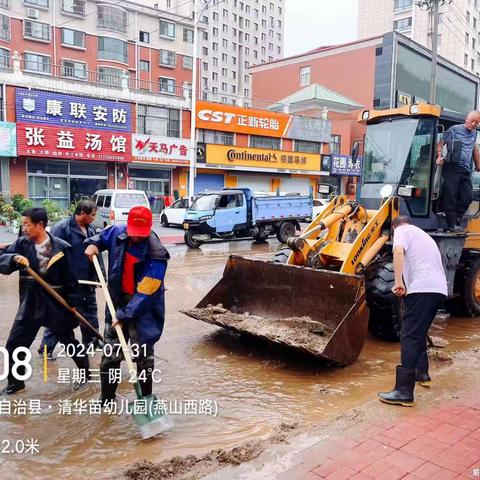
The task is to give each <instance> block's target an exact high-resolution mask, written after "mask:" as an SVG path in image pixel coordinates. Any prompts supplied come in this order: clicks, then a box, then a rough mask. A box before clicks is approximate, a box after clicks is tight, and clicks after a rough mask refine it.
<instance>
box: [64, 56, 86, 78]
mask: <svg viewBox="0 0 480 480" xmlns="http://www.w3.org/2000/svg"><path fill="white" fill-rule="evenodd" d="M62 77H67V78H75V79H77V80H86V79H87V64H86V63H83V62H76V61H74V60H65V59H64V60H62Z"/></svg>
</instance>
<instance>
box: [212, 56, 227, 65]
mask: <svg viewBox="0 0 480 480" xmlns="http://www.w3.org/2000/svg"><path fill="white" fill-rule="evenodd" d="M223 55H225V54H223ZM212 61H213V66H214V67H218V58H217V57H212Z"/></svg>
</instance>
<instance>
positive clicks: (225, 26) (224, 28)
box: [222, 24, 228, 33]
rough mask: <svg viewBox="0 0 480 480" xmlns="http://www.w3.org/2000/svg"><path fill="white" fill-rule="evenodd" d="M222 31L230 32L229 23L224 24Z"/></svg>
mask: <svg viewBox="0 0 480 480" xmlns="http://www.w3.org/2000/svg"><path fill="white" fill-rule="evenodd" d="M222 31H223V33H228V25H225V24H223V25H222Z"/></svg>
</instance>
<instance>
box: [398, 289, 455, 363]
mask: <svg viewBox="0 0 480 480" xmlns="http://www.w3.org/2000/svg"><path fill="white" fill-rule="evenodd" d="M445 298H446V297H445V295H442V294H441V293H410V294H409V295H407V296H406V297H405V304H404V307H405V310H404V313H403V317H402V328H401V330H400V349H401V364H402V367H404V368H418V369H419V370H421V371H428V356H427V346H426V342H425V339H426V337H427V334H428V329H429V328H430V325H431V324H432V322H433V319H434V318H435V315H436V314H437V310H438V308H439V306H440V304H441V303H442V302H443V301H444V300H445ZM425 362H427V363H426V365H425Z"/></svg>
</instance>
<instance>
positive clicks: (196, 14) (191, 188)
mask: <svg viewBox="0 0 480 480" xmlns="http://www.w3.org/2000/svg"><path fill="white" fill-rule="evenodd" d="M212 2H214V0H207V1H205V5H204V6H203V8H202V9H201V10H198V9H197V2H194V10H193V19H194V23H193V69H192V90H191V95H190V98H191V102H192V107H191V110H190V111H191V118H190V170H189V176H188V197H189V198H190V199H191V198H192V197H193V196H194V193H195V177H196V175H197V171H196V170H197V136H196V117H197V81H198V80H197V77H198V73H197V61H198V60H199V56H198V44H199V41H198V33H199V32H198V30H199V28H198V24H199V22H200V18H201V15H202V14H203V12H204V11H205V10H206V9H207V8H208V7H209V6H210V4H211V3H212ZM199 91H200V89H199Z"/></svg>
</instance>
